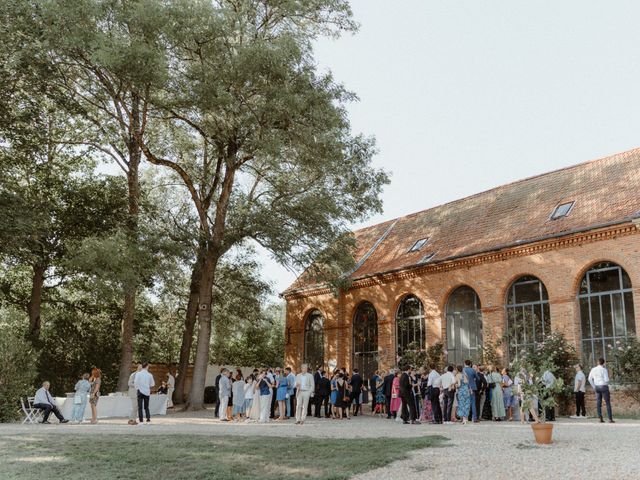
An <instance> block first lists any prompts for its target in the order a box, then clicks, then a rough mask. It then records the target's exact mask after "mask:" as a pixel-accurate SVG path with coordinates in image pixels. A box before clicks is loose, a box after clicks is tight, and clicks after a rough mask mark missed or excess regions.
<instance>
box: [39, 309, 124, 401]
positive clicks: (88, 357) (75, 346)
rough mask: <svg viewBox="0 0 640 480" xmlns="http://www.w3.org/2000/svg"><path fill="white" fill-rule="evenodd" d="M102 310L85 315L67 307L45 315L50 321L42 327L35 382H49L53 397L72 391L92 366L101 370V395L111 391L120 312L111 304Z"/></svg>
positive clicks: (115, 382) (115, 373)
mask: <svg viewBox="0 0 640 480" xmlns="http://www.w3.org/2000/svg"><path fill="white" fill-rule="evenodd" d="M103 308H104V310H103ZM103 308H101V309H100V310H99V311H95V312H87V313H85V312H82V311H79V310H72V309H67V308H53V309H50V311H49V312H48V315H49V319H50V321H49V322H48V323H47V325H45V327H43V331H42V338H41V348H40V355H39V357H38V380H39V381H43V380H48V381H50V382H51V391H52V392H53V393H54V394H55V395H59V396H61V395H64V393H66V392H72V391H73V386H74V385H75V383H76V382H77V381H78V378H79V376H80V375H81V374H82V373H85V372H89V371H90V369H91V368H92V367H98V368H100V369H101V370H102V374H103V378H102V387H101V388H102V392H103V393H106V392H113V391H115V389H116V384H117V381H118V360H119V358H120V353H119V348H120V339H119V335H118V332H119V331H120V322H121V318H122V316H121V315H122V311H121V309H120V308H119V307H117V306H114V305H112V306H111V307H110V308H109V307H108V306H106V305H105V306H103Z"/></svg>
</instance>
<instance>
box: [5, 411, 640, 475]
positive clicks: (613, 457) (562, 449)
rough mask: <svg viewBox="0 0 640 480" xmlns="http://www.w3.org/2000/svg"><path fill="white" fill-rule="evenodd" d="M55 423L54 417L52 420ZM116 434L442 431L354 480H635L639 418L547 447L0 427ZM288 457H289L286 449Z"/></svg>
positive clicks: (383, 426)
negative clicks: (421, 438)
mask: <svg viewBox="0 0 640 480" xmlns="http://www.w3.org/2000/svg"><path fill="white" fill-rule="evenodd" d="M54 422H55V420H54ZM36 432H37V433H43V432H49V433H50V434H51V435H54V436H55V435H65V434H72V435H83V434H95V433H104V434H122V435H156V434H157V435H174V434H175V435H180V434H188V435H215V436H218V435H251V436H291V437H316V438H363V437H376V438H379V437H410V436H421V435H442V436H444V437H446V438H448V439H450V440H449V442H447V445H449V447H446V448H431V449H425V450H418V451H415V452H413V453H412V454H411V458H409V459H407V460H401V461H398V462H395V463H393V464H391V465H389V466H387V467H385V468H381V469H378V470H373V471H370V472H367V473H365V474H362V475H359V476H357V477H355V478H356V479H357V480H369V479H376V480H379V479H381V478H382V479H389V480H395V479H400V478H401V479H402V480H411V479H418V478H419V479H421V480H422V479H425V478H428V479H430V480H432V479H444V478H446V479H448V480H458V479H460V480H462V479H467V478H469V479H471V478H473V479H474V480H482V479H492V480H500V479H510V480H511V479H516V478H525V479H558V480H560V479H562V480H564V479H580V478H583V477H587V476H595V477H596V478H597V479H598V480H606V479H639V478H640V449H639V448H638V447H639V446H640V422H638V421H634V420H626V421H625V420H621V421H619V422H618V423H616V424H613V425H610V424H599V423H596V422H595V421H593V420H581V421H578V420H560V421H558V422H556V423H555V427H554V434H553V435H554V440H555V442H554V444H553V445H552V446H538V445H536V444H535V442H534V441H533V433H532V432H531V428H530V427H529V426H528V425H520V424H519V423H511V422H501V423H491V422H482V423H480V424H475V425H474V424H467V425H466V426H463V425H460V424H456V425H420V426H410V425H406V426H405V425H402V424H399V423H397V422H393V421H389V420H385V419H380V418H372V417H369V416H365V417H362V416H361V417H358V418H354V419H352V420H350V421H348V422H347V421H333V420H325V419H322V420H316V419H309V420H308V421H307V423H306V424H305V425H303V426H296V425H294V424H293V422H292V421H287V422H283V423H280V422H271V423H269V424H266V425H261V424H255V423H249V424H247V423H221V422H218V421H216V420H213V414H212V412H211V411H206V412H198V413H193V412H188V413H175V414H171V415H168V416H166V417H155V418H153V419H152V425H149V426H147V425H145V426H137V427H132V426H129V425H126V420H123V419H109V420H103V421H101V422H100V423H99V424H98V425H87V424H85V425H59V424H57V423H54V424H52V425H18V424H0V436H5V435H7V436H20V437H24V436H28V435H30V434H33V433H36ZM292 454H295V452H294V451H292Z"/></svg>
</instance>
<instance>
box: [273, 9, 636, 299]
mask: <svg viewBox="0 0 640 480" xmlns="http://www.w3.org/2000/svg"><path fill="white" fill-rule="evenodd" d="M352 6H353V10H354V14H355V18H356V20H358V21H359V22H360V24H361V28H360V31H359V32H358V33H357V34H356V35H354V36H346V37H343V38H340V39H338V40H323V41H321V42H319V43H318V44H317V46H316V57H317V59H318V62H319V64H320V65H321V67H322V68H328V69H330V70H331V71H332V72H333V73H334V75H335V77H336V79H338V80H339V81H341V82H343V83H344V84H345V85H346V86H347V87H348V88H349V89H351V90H353V91H355V92H356V93H357V94H358V95H359V97H360V102H359V103H357V104H354V105H352V106H351V107H350V108H349V111H350V114H351V119H352V123H353V128H354V130H355V131H357V132H364V133H366V134H373V135H375V136H376V138H377V141H378V147H379V150H380V153H379V154H378V155H377V157H376V158H375V164H376V165H377V166H381V167H383V168H385V169H386V170H388V171H390V172H391V174H392V176H391V184H390V185H388V186H387V187H386V189H385V191H384V194H383V200H384V213H383V214H382V215H377V216H375V217H373V218H371V219H369V220H368V221H367V222H365V224H364V225H369V224H373V223H377V222H380V221H383V220H386V219H390V218H394V217H398V216H401V215H405V214H408V213H412V212H415V211H418V210H423V209H425V208H429V207H432V206H435V205H439V204H442V203H444V202H447V201H450V200H455V199H457V198H461V197H464V196H467V195H471V194H473V193H476V192H479V191H482V190H486V189H489V188H492V187H495V186H498V185H501V184H504V183H507V182H510V181H514V180H518V179H521V178H524V177H528V176H531V175H536V174H539V173H544V172H546V171H549V170H554V169H557V168H561V167H564V166H567V165H572V164H576V163H580V162H583V161H586V160H590V159H593V158H598V157H602V156H606V155H609V154H613V153H617V152H620V151H624V150H628V149H631V148H634V147H637V146H640V29H639V28H638V25H639V24H640V2H639V1H632V0H626V1H624V0H607V1H601V0H580V1H577V0H573V1H569V0H562V1H558V0H555V1H550V0H547V1H538V0H529V1H524V0H483V1H478V0H439V1H434V0H353V1H352ZM358 226H360V225H358ZM264 261H265V268H264V276H265V277H266V278H268V279H270V280H272V281H273V282H274V286H275V288H276V289H277V291H282V290H284V289H285V288H286V287H287V286H288V285H289V283H291V281H293V279H294V278H295V275H294V274H293V273H291V272H288V271H286V270H284V269H283V268H282V267H279V266H278V265H276V264H274V263H273V262H272V261H270V260H269V259H268V256H267V255H264Z"/></svg>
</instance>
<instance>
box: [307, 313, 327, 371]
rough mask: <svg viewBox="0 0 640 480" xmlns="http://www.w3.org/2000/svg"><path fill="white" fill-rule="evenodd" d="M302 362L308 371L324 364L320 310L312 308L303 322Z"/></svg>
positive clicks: (322, 320) (322, 324)
mask: <svg viewBox="0 0 640 480" xmlns="http://www.w3.org/2000/svg"><path fill="white" fill-rule="evenodd" d="M304 363H306V364H308V365H309V370H310V371H311V370H313V369H315V368H316V367H317V366H318V365H324V317H323V316H322V313H320V310H312V311H311V313H309V315H308V316H307V321H306V322H305V324H304Z"/></svg>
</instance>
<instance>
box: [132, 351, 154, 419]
mask: <svg viewBox="0 0 640 480" xmlns="http://www.w3.org/2000/svg"><path fill="white" fill-rule="evenodd" d="M155 384H156V382H155V380H154V379H153V375H151V374H150V373H149V364H148V363H147V362H144V363H143V364H142V369H141V370H140V371H139V372H136V376H135V377H134V379H133V386H134V387H135V388H136V390H137V391H138V420H140V423H139V424H138V425H144V423H143V422H144V420H143V418H142V409H143V407H144V413H145V414H146V416H147V423H151V413H150V412H149V397H150V396H151V388H152V387H153V386H155Z"/></svg>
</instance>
